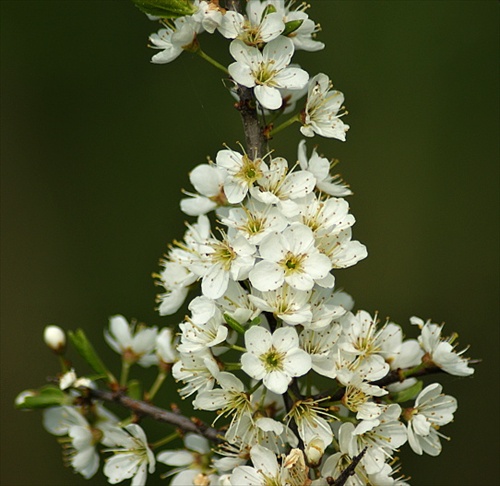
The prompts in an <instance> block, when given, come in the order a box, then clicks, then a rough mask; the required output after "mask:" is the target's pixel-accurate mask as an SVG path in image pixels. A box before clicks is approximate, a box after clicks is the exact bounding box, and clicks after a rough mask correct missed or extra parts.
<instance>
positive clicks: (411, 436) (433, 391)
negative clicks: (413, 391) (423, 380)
mask: <svg viewBox="0 0 500 486" xmlns="http://www.w3.org/2000/svg"><path fill="white" fill-rule="evenodd" d="M442 389H443V388H442V386H441V385H440V384H438V383H432V384H430V385H428V386H427V387H425V388H424V389H423V390H422V391H421V392H420V393H419V394H418V396H417V398H416V400H415V406H414V407H411V408H410V409H408V410H407V411H405V414H404V415H405V417H406V418H407V420H408V427H407V429H408V443H409V445H410V447H411V448H412V449H413V452H415V453H416V454H420V455H422V453H423V452H425V453H427V454H429V455H431V456H437V455H439V454H440V452H441V442H440V441H439V437H444V438H446V437H445V436H443V435H442V434H441V433H440V432H438V429H439V428H440V427H441V426H443V425H446V424H448V423H450V422H451V421H452V420H453V414H454V413H455V411H456V410H457V407H458V405H457V401H456V399H455V398H454V397H452V396H450V395H444V394H442V393H441V391H442Z"/></svg>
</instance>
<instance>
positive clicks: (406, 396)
mask: <svg viewBox="0 0 500 486" xmlns="http://www.w3.org/2000/svg"><path fill="white" fill-rule="evenodd" d="M422 386H423V382H422V381H420V380H419V381H417V382H416V383H415V384H414V385H412V386H410V387H409V388H406V389H405V390H401V391H399V392H396V393H391V395H390V398H391V399H392V401H394V402H396V403H403V402H407V401H409V400H413V399H414V398H415V397H416V396H417V395H418V394H419V393H420V391H421V390H422Z"/></svg>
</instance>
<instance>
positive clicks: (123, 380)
mask: <svg viewBox="0 0 500 486" xmlns="http://www.w3.org/2000/svg"><path fill="white" fill-rule="evenodd" d="M130 366H131V364H130V363H129V362H128V361H126V360H122V372H121V375H120V386H121V387H125V386H127V381H128V372H129V371H130Z"/></svg>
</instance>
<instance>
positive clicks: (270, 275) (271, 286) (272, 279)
mask: <svg viewBox="0 0 500 486" xmlns="http://www.w3.org/2000/svg"><path fill="white" fill-rule="evenodd" d="M248 278H249V279H250V282H251V284H252V285H253V286H254V287H255V288H256V289H257V290H260V291H262V292H266V291H268V290H276V289H277V288H278V287H279V286H280V285H282V284H283V282H284V278H285V274H284V271H283V269H282V268H281V267H280V266H279V265H278V264H277V263H273V262H269V261H266V260H263V261H260V262H259V263H257V264H256V265H255V267H254V268H253V269H252V270H251V271H250V273H249V274H248Z"/></svg>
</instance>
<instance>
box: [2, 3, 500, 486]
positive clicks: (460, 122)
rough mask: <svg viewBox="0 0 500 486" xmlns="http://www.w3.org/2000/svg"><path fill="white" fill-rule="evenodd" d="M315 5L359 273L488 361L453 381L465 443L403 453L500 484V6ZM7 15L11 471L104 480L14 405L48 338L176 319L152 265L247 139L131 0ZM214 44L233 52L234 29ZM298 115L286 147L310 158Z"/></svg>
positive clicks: (411, 463)
mask: <svg viewBox="0 0 500 486" xmlns="http://www.w3.org/2000/svg"><path fill="white" fill-rule="evenodd" d="M311 3H312V4H313V7H312V8H311V10H310V15H311V17H312V18H313V19H314V20H316V21H319V22H321V24H322V27H323V29H324V31H323V32H322V33H321V36H320V38H321V39H322V40H324V41H325V42H326V44H327V48H326V49H325V50H324V51H321V52H319V53H312V54H308V53H303V52H302V53H298V54H297V56H296V60H297V61H298V62H300V63H301V64H302V66H303V67H304V68H305V69H306V70H308V71H309V72H310V73H311V74H312V75H314V74H315V73H317V72H320V71H321V72H325V73H328V74H329V75H330V77H331V78H332V79H333V81H334V83H335V86H336V87H337V88H338V89H340V90H342V91H343V92H344V93H345V95H346V105H347V107H348V109H349V112H350V113H349V115H348V117H347V118H346V121H347V122H348V123H349V124H351V126H352V129H351V131H350V132H349V134H348V141H347V142H346V143H345V144H344V143H342V142H339V141H334V140H333V141H332V140H326V139H320V138H316V139H314V141H313V142H312V143H317V144H319V145H320V151H321V152H323V153H325V154H326V155H327V156H328V157H338V158H340V159H341V160H342V164H341V166H340V170H341V172H342V174H343V175H344V177H345V179H346V180H347V181H348V182H349V183H350V184H351V186H352V188H353V189H354V191H355V196H354V197H353V198H352V199H351V200H350V202H351V206H352V211H353V213H354V215H355V216H356V218H357V224H356V225H355V227H354V235H355V237H356V238H357V239H359V240H361V241H362V242H364V243H365V244H366V245H367V246H368V250H369V258H368V259H367V260H365V261H363V262H361V263H360V264H359V265H357V266H356V267H354V268H351V269H347V270H344V271H340V272H338V273H337V279H338V282H339V285H341V286H343V287H344V288H345V289H346V290H348V291H349V292H350V293H351V294H352V295H353V296H354V297H355V299H356V305H357V308H364V309H367V310H369V311H371V312H373V311H376V310H378V311H379V312H380V316H381V317H385V316H391V318H392V319H393V320H395V321H396V322H399V323H401V324H403V325H404V326H405V327H406V328H407V329H408V328H409V324H408V318H409V317H410V316H411V315H418V316H421V317H423V318H428V317H432V318H433V319H434V320H435V322H442V321H446V323H447V326H446V327H445V330H447V331H448V332H452V331H454V330H456V331H458V332H459V334H460V342H461V344H462V345H463V346H466V345H468V344H470V345H471V349H470V351H469V352H468V354H469V355H471V356H473V357H476V358H482V359H483V362H482V363H481V364H480V365H479V366H478V367H477V372H476V375H475V376H474V377H473V378H471V379H461V378H453V377H445V379H444V380H443V383H444V390H445V392H446V393H449V394H452V395H454V396H456V397H457V398H458V400H459V404H460V406H459V409H458V411H457V413H456V415H455V417H456V420H455V422H454V423H453V424H450V425H448V426H447V427H445V428H444V429H443V432H444V433H445V434H447V435H449V436H451V437H452V440H451V442H450V443H446V444H444V450H443V452H442V454H441V456H440V457H438V458H430V457H428V456H426V457H423V458H419V457H417V456H415V455H414V454H412V453H407V452H403V453H402V454H401V457H402V459H403V461H404V462H403V464H404V472H405V473H406V474H407V475H409V476H411V478H412V480H411V484H413V485H420V486H431V485H440V486H441V485H443V486H444V485H454V486H458V485H467V486H476V485H494V484H497V480H498V466H497V461H498V435H499V430H498V415H499V414H498V403H499V396H498V352H499V336H498V300H497V299H498V257H497V250H498V232H497V221H498V139H497V131H498V119H497V115H498V110H497V108H498V92H497V80H498V69H497V61H498V47H497V46H498V27H497V24H498V6H497V3H496V2H494V1H486V2H484V1H460V2H459V1H413V2H407V1H401V2H399V1H370V2H369V1H340V2H339V1H326V0H323V1H314V0H313V1H312V2H311ZM1 10H2V12H1V14H2V26H1V31H2V82H1V86H2V91H1V95H2V335H1V337H2V355H1V359H2V363H1V368H0V369H1V372H2V378H1V385H2V392H1V400H2V404H1V405H2V431H1V440H2V442H1V453H2V457H1V460H2V464H1V466H2V467H1V473H2V477H1V481H0V482H1V484H2V485H5V486H24V485H26V486H31V485H69V484H82V483H85V481H84V480H82V479H81V478H80V477H79V476H75V475H73V474H72V472H71V471H70V470H68V469H64V468H63V467H62V464H61V457H60V447H59V445H58V444H57V442H56V440H55V438H54V437H52V436H50V435H48V434H46V433H45V432H44V431H43V429H42V425H41V421H40V414H38V413H21V412H17V411H14V410H13V407H12V402H13V399H14V397H15V395H16V394H17V392H18V391H20V390H22V389H25V388H29V387H37V386H39V385H41V384H43V383H44V380H45V378H46V377H47V376H50V375H53V374H54V373H55V372H56V370H57V367H56V365H57V363H56V361H55V360H54V358H53V357H52V356H51V355H50V353H49V352H47V351H46V350H45V348H44V345H43V343H42V341H41V335H42V330H43V328H44V326H45V325H47V324H49V323H55V324H59V325H61V326H64V327H67V328H72V329H75V328H77V327H83V328H85V329H86V330H87V331H88V333H89V335H90V336H91V337H92V338H93V340H94V341H95V342H96V343H97V347H98V348H99V349H100V350H105V349H106V346H105V345H104V343H103V342H102V340H101V336H102V329H103V327H104V326H105V325H106V323H107V318H108V316H110V315H112V314H115V313H123V314H124V315H125V316H127V317H129V318H130V317H137V318H139V319H141V320H143V321H145V322H147V323H149V324H152V325H153V324H154V325H160V326H163V325H167V324H175V323H176V322H177V321H178V319H179V318H178V317H176V318H159V317H158V316H157V315H156V313H155V311H154V309H153V307H154V296H155V293H156V290H155V287H154V286H153V282H152V279H151V276H150V275H151V273H152V272H153V271H155V270H156V269H157V261H158V258H159V257H160V255H161V254H162V253H163V251H164V250H165V249H166V244H167V243H168V242H169V241H171V240H172V239H174V238H178V237H180V236H182V234H183V231H184V229H183V219H184V218H183V216H182V215H181V213H180V211H179V209H178V202H179V199H180V197H181V194H180V189H181V187H189V184H188V177H187V173H188V171H189V170H190V169H191V168H193V167H194V166H195V165H197V164H199V163H201V162H203V161H204V160H205V157H206V155H211V156H214V155H215V153H216V152H217V150H219V149H220V148H221V144H222V143H223V142H227V143H228V144H230V145H232V146H235V142H236V140H241V139H242V131H241V128H240V123H239V119H238V115H237V113H236V112H235V110H234V109H233V108H232V100H231V98H230V97H229V96H228V95H227V93H226V92H225V90H224V86H223V84H222V82H221V76H220V75H219V72H218V71H216V70H215V69H214V68H213V67H211V66H209V65H208V64H206V63H204V62H203V61H201V60H200V59H197V58H196V59H195V58H192V56H191V55H190V54H186V53H185V54H183V55H182V56H181V58H179V59H178V60H177V61H175V62H174V63H172V64H169V65H164V66H159V65H153V64H150V62H149V59H150V56H151V55H152V54H153V51H151V50H148V49H147V47H146V44H147V36H148V35H149V34H150V33H151V32H153V31H155V30H156V28H157V25H156V24H155V23H151V22H150V21H148V20H147V19H146V18H145V16H143V15H142V14H141V13H140V12H139V11H137V9H135V8H134V7H133V6H132V5H131V3H129V2H127V1H76V0H73V1H43V0H40V1H5V0H4V1H2V2H1ZM201 40H202V41H205V40H206V42H207V44H206V46H205V47H206V50H207V52H209V53H211V54H213V55H214V57H217V58H218V59H220V60H221V61H222V62H224V63H227V62H228V61H229V56H228V54H227V44H226V43H225V42H223V41H222V40H221V39H218V38H215V37H210V36H208V35H205V36H203V37H202V39H201ZM297 128H298V127H297V126H294V127H293V128H292V129H289V130H288V132H286V133H285V134H284V135H283V136H282V137H281V136H279V138H278V140H276V142H275V144H274V146H275V147H276V148H277V153H278V154H279V155H283V156H285V157H287V158H289V159H291V160H293V159H294V158H295V151H296V148H295V147H296V145H297V143H298V140H299V134H298V129H297ZM312 143H311V144H310V147H311V146H312ZM408 332H409V333H411V332H412V330H409V331H408ZM115 369H116V368H115ZM163 393H164V394H163V398H162V400H163V401H165V403H167V402H168V401H170V400H175V399H176V398H175V393H174V392H173V387H170V392H168V391H165V392H163ZM167 393H170V394H171V395H167ZM158 470H160V471H164V470H165V469H164V468H163V467H162V466H161V465H160V466H159V467H158ZM495 478H496V479H495ZM104 482H105V481H104V479H103V477H102V476H97V477H96V478H94V479H93V480H92V481H91V482H90V484H103V483H104ZM156 483H159V480H158V479H156V480H150V481H149V482H148V484H156ZM85 484H89V483H85Z"/></svg>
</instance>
